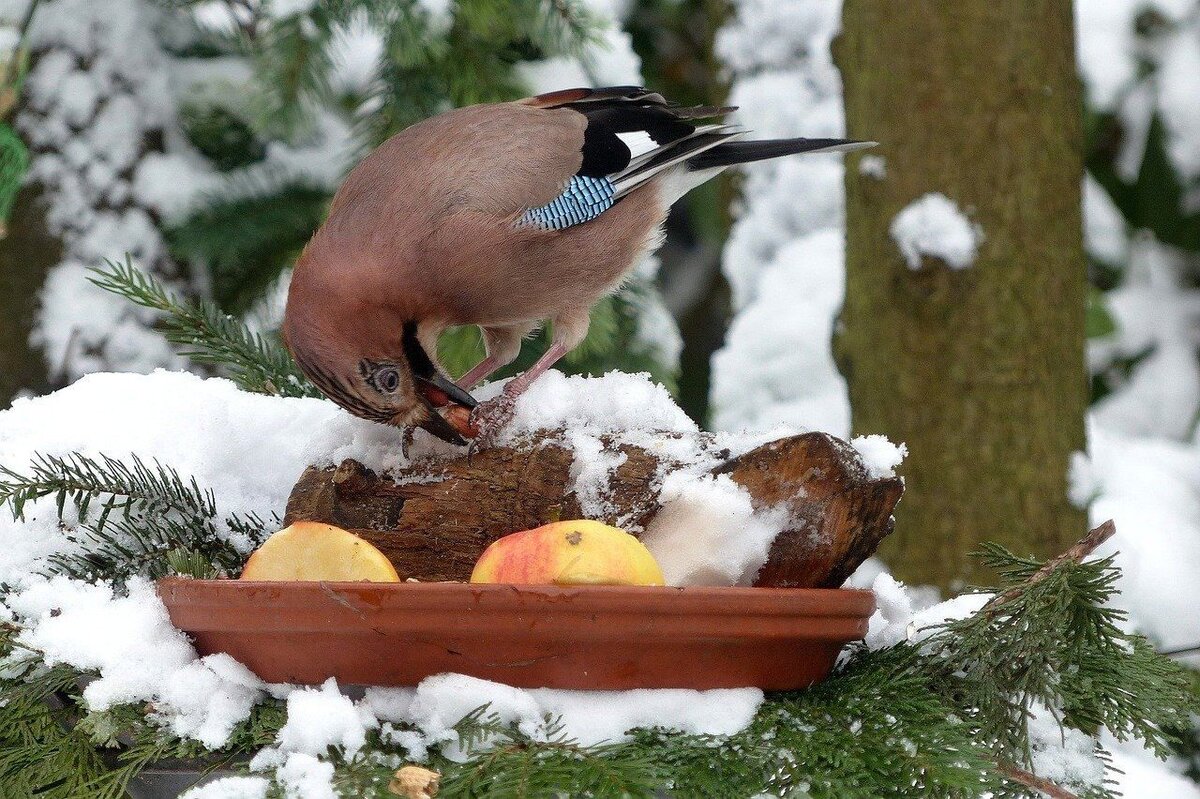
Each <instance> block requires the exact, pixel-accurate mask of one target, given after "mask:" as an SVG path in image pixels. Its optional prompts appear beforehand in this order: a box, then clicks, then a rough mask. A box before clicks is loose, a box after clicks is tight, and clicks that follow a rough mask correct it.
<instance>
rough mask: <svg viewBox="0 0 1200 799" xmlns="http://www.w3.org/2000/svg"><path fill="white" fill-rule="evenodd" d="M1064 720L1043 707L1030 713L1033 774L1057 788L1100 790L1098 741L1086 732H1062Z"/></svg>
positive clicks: (1066, 730) (1100, 770) (1101, 769)
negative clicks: (1060, 724)
mask: <svg viewBox="0 0 1200 799" xmlns="http://www.w3.org/2000/svg"><path fill="white" fill-rule="evenodd" d="M1061 716H1062V714H1061V713H1058V714H1055V713H1051V712H1050V710H1049V709H1048V708H1046V707H1045V706H1043V705H1040V704H1035V705H1034V706H1033V707H1031V708H1030V709H1029V719H1028V725H1029V727H1028V729H1029V748H1030V753H1031V754H1032V756H1033V772H1034V773H1035V774H1037V775H1038V776H1039V777H1042V778H1044V779H1047V780H1050V781H1051V782H1053V783H1055V784H1056V785H1062V786H1066V787H1071V788H1082V787H1086V786H1099V785H1100V784H1101V783H1103V781H1104V776H1105V775H1104V762H1103V761H1102V760H1100V758H1098V757H1096V747H1097V746H1098V741H1097V740H1096V739H1095V738H1093V737H1092V736H1090V735H1088V734H1087V733H1085V732H1081V731H1079V730H1074V729H1071V728H1069V727H1063V728H1060V727H1059V723H1058V718H1061ZM1139 796H1140V794H1139Z"/></svg>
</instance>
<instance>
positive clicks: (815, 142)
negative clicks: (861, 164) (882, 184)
mask: <svg viewBox="0 0 1200 799" xmlns="http://www.w3.org/2000/svg"><path fill="white" fill-rule="evenodd" d="M875 144H876V143H875V142H873V141H854V140H853V139H766V140H763V141H738V142H724V143H720V144H718V145H717V146H715V147H712V148H710V149H707V150H705V151H704V152H702V153H698V154H696V155H694V156H692V157H690V158H688V159H687V165H688V168H689V169H692V170H697V171H698V170H704V169H712V168H714V167H726V166H733V165H734V164H748V163H750V162H752V161H762V160H765V159H767V158H779V157H781V156H784V155H796V154H798V153H849V152H853V151H854V150H863V149H866V148H867V147H874V146H875Z"/></svg>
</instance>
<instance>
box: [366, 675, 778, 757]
mask: <svg viewBox="0 0 1200 799" xmlns="http://www.w3.org/2000/svg"><path fill="white" fill-rule="evenodd" d="M762 699H763V694H762V691H760V690H758V689H757V688H730V689H714V690H709V691H692V690H684V689H641V690H633V691H567V690H558V689H549V688H535V689H522V688H513V687H511V686H507V685H502V684H500V683H495V682H489V681H487V680H480V679H477V678H475V677H468V676H466V675H463V674H439V675H435V676H433V677H428V678H426V679H425V680H422V681H421V684H420V685H418V686H417V688H416V690H415V692H414V695H413V700H412V703H411V706H410V708H409V710H408V712H407V713H406V714H405V717H404V718H403V719H401V721H405V722H408V723H410V724H415V725H417V727H418V728H419V729H420V730H421V736H422V738H423V740H424V741H426V742H427V743H437V742H448V743H449V748H448V749H447V750H444V751H446V752H447V754H448V755H449V756H452V757H461V756H462V751H461V749H458V748H457V741H458V736H457V733H455V732H454V730H453V727H454V725H455V724H457V723H458V722H459V721H461V720H462V719H463V718H464V717H465V716H467V715H468V714H470V713H471V712H473V711H474V710H476V709H478V708H479V707H482V706H484V705H487V706H488V711H487V712H488V714H493V713H494V714H495V715H496V716H498V717H499V718H500V719H501V721H503V722H505V723H508V724H513V725H516V726H517V728H518V729H520V730H521V731H522V732H523V733H525V734H526V735H529V736H531V737H533V738H535V739H537V740H547V735H548V728H547V722H549V721H553V720H555V719H557V720H558V721H560V722H561V724H562V732H563V733H564V734H565V735H567V736H568V737H569V738H573V739H575V740H576V741H577V742H578V743H580V744H581V745H584V746H592V745H595V744H599V743H604V742H609V743H617V742H621V741H625V740H628V738H629V736H628V735H627V734H626V733H627V732H628V731H629V730H632V729H635V728H639V727H660V728H662V729H667V730H678V731H680V732H686V733H692V734H708V735H732V734H734V733H736V732H739V731H740V730H742V729H744V728H745V727H746V726H747V725H748V724H749V723H750V721H751V720H752V719H753V718H754V714H755V712H757V710H758V706H759V705H760V704H761V703H762ZM384 729H385V730H388V729H389V727H388V725H386V724H385V726H384ZM393 729H394V728H393Z"/></svg>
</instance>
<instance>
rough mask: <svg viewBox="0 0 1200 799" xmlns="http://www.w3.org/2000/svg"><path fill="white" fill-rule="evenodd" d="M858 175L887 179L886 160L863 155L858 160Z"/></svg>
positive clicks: (879, 156)
mask: <svg viewBox="0 0 1200 799" xmlns="http://www.w3.org/2000/svg"><path fill="white" fill-rule="evenodd" d="M858 174H860V175H863V176H865V177H868V178H875V180H883V179H884V178H886V177H887V160H886V159H885V158H884V157H883V156H882V155H864V156H863V157H862V158H860V159H859V160H858Z"/></svg>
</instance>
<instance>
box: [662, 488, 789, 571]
mask: <svg viewBox="0 0 1200 799" xmlns="http://www.w3.org/2000/svg"><path fill="white" fill-rule="evenodd" d="M660 502H661V503H662V509H661V510H659V512H658V513H657V514H656V515H655V517H654V520H653V521H652V522H651V523H650V525H649V526H648V527H647V528H646V532H645V533H644V534H643V535H642V538H641V541H642V543H643V544H645V545H646V548H647V549H649V550H650V554H652V555H654V558H655V560H657V561H658V565H659V567H660V568H661V569H662V572H663V579H664V580H665V582H666V583H667V585H751V584H752V583H753V582H754V578H755V577H756V576H757V575H758V572H759V570H760V569H761V568H762V566H763V564H764V563H766V562H767V555H768V554H770V549H771V542H772V541H774V540H775V536H776V535H778V534H779V531H780V530H782V529H784V528H785V527H786V525H787V522H788V517H787V513H786V511H784V510H783V509H782V508H780V509H775V510H765V511H756V510H755V508H754V505H753V503H752V502H751V498H750V494H749V493H748V492H747V491H746V490H745V489H744V488H742V487H741V486H739V485H737V484H736V483H734V482H733V480H732V479H730V477H729V476H728V475H724V474H722V475H717V476H715V477H714V476H707V475H705V476H695V475H692V474H688V473H686V472H673V473H671V474H669V475H667V477H666V479H665V480H664V481H663V487H662V493H661V495H660Z"/></svg>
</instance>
